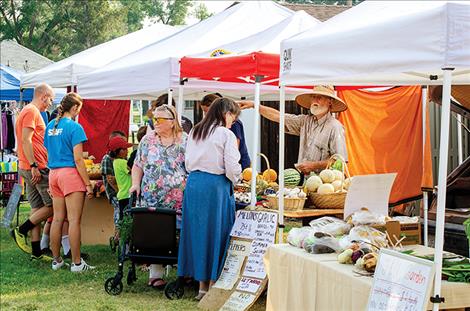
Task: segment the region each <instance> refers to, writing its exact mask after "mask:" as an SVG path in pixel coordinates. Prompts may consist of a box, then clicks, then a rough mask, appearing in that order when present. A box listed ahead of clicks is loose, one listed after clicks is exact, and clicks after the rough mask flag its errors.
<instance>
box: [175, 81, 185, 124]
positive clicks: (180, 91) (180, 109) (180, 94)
mask: <svg viewBox="0 0 470 311" xmlns="http://www.w3.org/2000/svg"><path fill="white" fill-rule="evenodd" d="M183 86H184V82H180V85H178V105H177V107H176V112H177V114H178V122H179V124H180V125H182V124H181V117H182V115H183V105H184V89H183Z"/></svg>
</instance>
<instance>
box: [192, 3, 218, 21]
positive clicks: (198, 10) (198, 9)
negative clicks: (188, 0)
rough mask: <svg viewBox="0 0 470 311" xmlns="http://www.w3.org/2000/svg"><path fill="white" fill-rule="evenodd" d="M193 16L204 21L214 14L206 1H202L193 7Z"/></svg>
mask: <svg viewBox="0 0 470 311" xmlns="http://www.w3.org/2000/svg"><path fill="white" fill-rule="evenodd" d="M191 14H192V16H194V17H196V18H197V19H198V20H200V21H202V20H205V19H206V18H208V17H211V16H212V15H213V14H212V13H209V10H208V9H207V7H206V5H205V4H204V3H200V4H199V5H196V6H195V7H194V8H193V11H192V12H191Z"/></svg>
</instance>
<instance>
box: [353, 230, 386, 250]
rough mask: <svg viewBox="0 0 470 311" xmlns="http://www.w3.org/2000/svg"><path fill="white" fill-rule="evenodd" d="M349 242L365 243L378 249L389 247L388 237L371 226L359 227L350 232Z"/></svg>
mask: <svg viewBox="0 0 470 311" xmlns="http://www.w3.org/2000/svg"><path fill="white" fill-rule="evenodd" d="M349 241H350V242H353V241H358V242H365V243H366V244H370V245H371V246H375V247H378V248H382V247H387V245H388V242H387V236H386V235H385V233H383V232H380V231H379V230H377V229H374V228H372V227H369V226H357V227H354V228H352V229H351V231H350V232H349Z"/></svg>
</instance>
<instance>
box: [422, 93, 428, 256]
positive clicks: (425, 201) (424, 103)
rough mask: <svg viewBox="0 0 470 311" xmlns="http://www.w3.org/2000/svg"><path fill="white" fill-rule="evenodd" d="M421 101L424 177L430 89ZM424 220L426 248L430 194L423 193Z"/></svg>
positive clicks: (425, 242) (426, 244)
mask: <svg viewBox="0 0 470 311" xmlns="http://www.w3.org/2000/svg"><path fill="white" fill-rule="evenodd" d="M421 92H422V94H421V101H422V110H423V175H424V173H425V172H424V169H425V167H424V159H425V152H426V125H427V122H426V121H427V113H426V112H427V109H428V108H427V100H428V89H427V87H423V88H422V90H421ZM423 218H424V246H426V247H427V246H428V193H427V192H426V191H423Z"/></svg>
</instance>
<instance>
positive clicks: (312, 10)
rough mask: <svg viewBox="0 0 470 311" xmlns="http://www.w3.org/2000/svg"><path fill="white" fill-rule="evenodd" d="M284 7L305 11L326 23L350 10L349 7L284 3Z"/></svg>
mask: <svg viewBox="0 0 470 311" xmlns="http://www.w3.org/2000/svg"><path fill="white" fill-rule="evenodd" d="M282 6H284V7H286V8H288V9H290V10H292V11H300V10H304V11H305V12H306V13H308V14H310V15H312V16H313V17H315V18H316V19H318V20H320V21H322V22H324V21H326V20H328V19H330V18H332V17H333V16H335V15H338V14H339V13H341V12H343V11H346V10H347V9H350V8H351V6H348V5H323V4H292V3H282Z"/></svg>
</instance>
